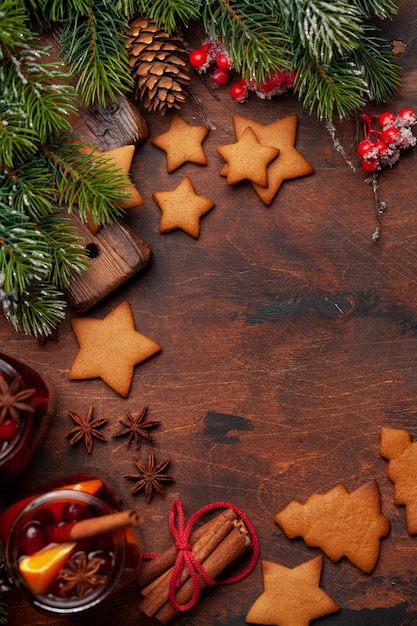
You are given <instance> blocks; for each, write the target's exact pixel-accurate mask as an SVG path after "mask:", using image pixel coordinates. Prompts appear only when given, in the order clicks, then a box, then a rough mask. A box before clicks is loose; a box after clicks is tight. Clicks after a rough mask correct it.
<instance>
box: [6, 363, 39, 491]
mask: <svg viewBox="0 0 417 626" xmlns="http://www.w3.org/2000/svg"><path fill="white" fill-rule="evenodd" d="M49 400H50V396H49V389H48V387H47V384H46V383H45V381H44V380H43V378H42V377H41V376H40V375H39V374H38V373H37V372H35V371H34V370H33V369H32V368H31V367H29V366H27V365H25V364H24V363H21V362H20V361H17V360H16V359H13V358H12V357H10V356H8V355H6V354H2V353H0V485H2V486H3V485H8V484H10V483H11V481H12V480H13V479H14V478H15V477H16V476H17V475H18V474H20V473H21V472H22V471H23V470H24V469H25V467H26V466H27V465H28V464H29V462H30V461H31V460H32V458H33V456H34V455H35V453H36V452H37V450H38V448H39V447H40V445H41V443H42V442H43V440H44V438H45V435H46V433H47V431H48V428H49V424H50V420H51V414H50V413H49V412H48V406H49Z"/></svg>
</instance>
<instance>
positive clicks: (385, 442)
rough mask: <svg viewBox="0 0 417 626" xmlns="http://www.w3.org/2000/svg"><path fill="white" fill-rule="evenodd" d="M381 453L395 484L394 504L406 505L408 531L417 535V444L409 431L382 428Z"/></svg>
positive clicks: (389, 476) (388, 473)
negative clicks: (412, 439)
mask: <svg viewBox="0 0 417 626" xmlns="http://www.w3.org/2000/svg"><path fill="white" fill-rule="evenodd" d="M379 452H380V454H381V456H382V457H384V459H388V460H389V464H388V471H387V475H388V478H390V480H392V482H393V483H394V504H397V505H398V504H405V515H406V521H407V530H408V532H409V534H410V535H415V534H417V443H412V442H411V436H410V433H409V432H408V431H407V430H397V429H396V428H389V427H388V426H384V427H382V428H381V443H380V448H379Z"/></svg>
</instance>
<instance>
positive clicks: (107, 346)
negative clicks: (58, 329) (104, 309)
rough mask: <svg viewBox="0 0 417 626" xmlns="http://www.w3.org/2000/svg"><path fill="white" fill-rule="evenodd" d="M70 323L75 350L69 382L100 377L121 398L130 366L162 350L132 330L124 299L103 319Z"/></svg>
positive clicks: (127, 384)
mask: <svg viewBox="0 0 417 626" xmlns="http://www.w3.org/2000/svg"><path fill="white" fill-rule="evenodd" d="M70 323H71V327H72V330H73V332H74V334H75V337H76V339H77V341H78V344H79V351H78V354H77V356H76V357H75V360H74V362H73V364H72V366H71V369H70V371H69V374H68V378H69V380H82V379H87V378H101V379H102V380H103V381H104V382H105V383H106V384H107V385H109V387H111V388H112V389H113V390H114V391H115V392H116V393H118V394H119V395H121V396H123V397H124V398H126V397H127V395H128V393H129V389H130V386H131V383H132V379H133V373H134V366H135V365H137V364H138V363H141V362H142V361H145V360H146V359H149V358H150V357H151V356H153V355H155V354H157V353H158V352H160V351H161V350H162V348H161V346H159V345H158V344H157V343H156V342H155V341H153V340H152V339H149V338H148V337H145V335H142V334H141V333H139V332H137V331H136V330H135V324H134V320H133V315H132V310H131V308H130V304H129V303H128V302H127V301H126V300H124V301H123V302H121V303H120V304H119V305H118V306H117V307H116V308H114V309H113V310H112V311H111V312H110V313H109V314H108V315H107V316H106V317H105V318H104V319H96V318H91V317H84V318H73V319H72V320H71V321H70Z"/></svg>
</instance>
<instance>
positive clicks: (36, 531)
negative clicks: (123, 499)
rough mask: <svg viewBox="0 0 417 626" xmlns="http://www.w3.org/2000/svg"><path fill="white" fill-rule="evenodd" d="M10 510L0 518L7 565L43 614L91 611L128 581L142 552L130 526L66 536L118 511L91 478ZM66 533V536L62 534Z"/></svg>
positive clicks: (66, 484)
mask: <svg viewBox="0 0 417 626" xmlns="http://www.w3.org/2000/svg"><path fill="white" fill-rule="evenodd" d="M77 479H79V481H78V482H73V483H71V482H67V481H65V480H64V481H63V483H62V486H61V487H54V488H51V489H48V490H47V491H46V492H45V493H42V494H40V495H34V496H32V497H30V498H26V499H25V500H23V501H21V502H18V503H17V504H15V505H13V506H12V507H10V508H9V509H8V510H7V511H6V512H5V513H4V514H3V516H2V517H1V518H0V531H1V532H0V537H1V539H2V541H4V542H5V552H6V563H7V568H8V571H9V574H10V576H11V578H12V579H13V581H14V583H15V585H16V586H17V588H18V589H20V590H21V591H22V592H23V593H24V594H25V595H26V596H27V597H28V599H29V601H30V602H31V603H32V605H33V606H34V607H35V608H37V609H39V610H41V611H43V612H47V613H59V614H72V613H78V612H80V611H84V610H86V609H89V608H91V607H93V606H95V605H96V604H98V603H100V602H102V601H103V600H104V599H105V598H107V597H108V596H109V595H112V594H113V593H115V592H116V591H118V590H119V589H121V588H122V587H124V586H125V585H127V584H129V583H130V582H132V581H133V580H134V579H135V577H136V575H137V573H138V570H139V567H140V564H141V551H140V547H139V543H138V541H137V538H136V536H135V534H134V532H133V530H132V529H131V528H124V529H122V530H115V531H107V532H104V533H99V534H96V535H95V536H91V537H87V538H82V539H73V538H68V537H64V536H63V535H65V531H66V529H67V528H68V527H73V526H74V525H75V524H77V522H80V521H82V520H90V521H91V522H93V525H96V524H97V523H100V519H101V518H103V516H106V515H109V514H114V513H115V512H117V511H120V510H121V509H120V506H119V503H118V502H117V500H116V499H115V497H114V495H113V493H112V492H111V491H110V489H109V488H108V487H107V486H106V485H105V484H104V483H103V481H102V480H101V479H99V478H97V477H95V476H89V475H79V476H78V477H77V476H72V477H70V478H69V479H68V480H69V481H71V480H77ZM63 530H64V533H63Z"/></svg>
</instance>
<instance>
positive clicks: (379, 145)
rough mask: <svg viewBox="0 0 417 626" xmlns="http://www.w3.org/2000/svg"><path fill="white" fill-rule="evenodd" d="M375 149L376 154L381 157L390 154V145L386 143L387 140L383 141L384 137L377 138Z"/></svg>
mask: <svg viewBox="0 0 417 626" xmlns="http://www.w3.org/2000/svg"><path fill="white" fill-rule="evenodd" d="M374 149H375V151H376V154H377V155H378V156H379V157H380V158H384V157H386V156H387V155H388V152H389V147H388V145H387V144H386V143H385V141H382V139H377V140H376V141H375V142H374Z"/></svg>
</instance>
